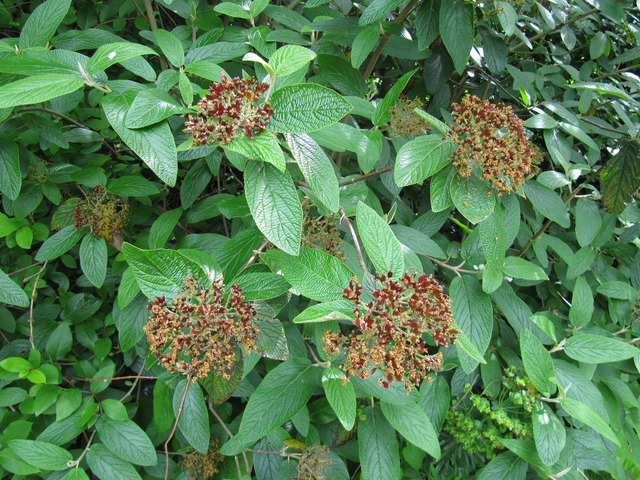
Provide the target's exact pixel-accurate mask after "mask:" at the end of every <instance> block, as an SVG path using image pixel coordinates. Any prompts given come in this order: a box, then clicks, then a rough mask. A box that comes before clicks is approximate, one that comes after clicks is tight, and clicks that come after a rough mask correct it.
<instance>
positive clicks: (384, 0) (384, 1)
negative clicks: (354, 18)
mask: <svg viewBox="0 0 640 480" xmlns="http://www.w3.org/2000/svg"><path fill="white" fill-rule="evenodd" d="M401 4H402V0H373V2H371V3H370V4H369V5H368V6H367V8H365V9H364V12H362V15H361V16H360V18H359V19H358V23H359V24H360V25H368V24H370V23H374V22H377V21H379V20H382V19H383V18H384V17H386V16H387V14H389V13H391V12H392V11H393V10H395V9H396V8H398V7H399V6H400V5H401Z"/></svg>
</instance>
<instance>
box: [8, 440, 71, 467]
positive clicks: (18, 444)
mask: <svg viewBox="0 0 640 480" xmlns="http://www.w3.org/2000/svg"><path fill="white" fill-rule="evenodd" d="M9 447H10V448H11V450H13V451H14V453H15V454H16V455H18V456H19V457H20V458H22V459H23V460H24V461H25V462H27V463H28V464H29V465H33V466H34V467H38V468H41V469H43V470H65V469H67V462H68V461H69V460H72V459H73V456H72V455H71V454H70V453H69V452H68V451H67V450H65V449H64V448H60V447H59V446H57V445H54V444H53V443H47V442H40V441H37V440H11V441H10V442H9Z"/></svg>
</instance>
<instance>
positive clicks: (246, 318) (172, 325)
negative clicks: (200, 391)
mask: <svg viewBox="0 0 640 480" xmlns="http://www.w3.org/2000/svg"><path fill="white" fill-rule="evenodd" d="M224 293H225V291H224V285H223V283H222V280H218V281H215V282H213V283H212V284H211V288H204V287H203V286H201V285H200V284H199V283H198V281H197V279H194V278H191V277H187V280H186V287H184V288H183V293H182V294H180V295H178V296H177V297H176V298H175V299H174V300H173V302H172V304H171V306H169V305H167V301H166V299H165V298H164V297H155V298H154V299H153V301H152V302H151V304H150V305H149V307H148V308H149V310H150V311H151V319H150V320H149V323H147V324H146V325H145V327H144V331H145V333H146V334H147V340H148V341H149V343H150V344H151V346H150V349H151V352H152V353H154V354H155V355H156V357H157V358H158V360H159V361H160V363H161V364H162V365H163V366H164V367H165V368H166V369H167V370H169V371H170V372H182V373H185V374H187V375H191V378H192V380H193V381H195V380H197V379H199V378H204V377H206V376H207V375H209V372H210V371H212V370H213V371H214V372H216V374H217V375H222V376H223V377H224V378H225V379H226V380H229V378H230V375H229V373H228V372H229V371H230V370H231V369H232V368H233V366H234V365H235V363H236V362H237V360H238V358H237V355H236V352H237V351H238V346H239V345H240V344H242V345H244V349H245V351H246V352H247V353H250V352H251V350H253V349H254V347H255V342H256V339H257V335H258V329H257V328H256V326H255V325H254V323H253V320H254V318H255V317H256V315H257V313H256V310H255V308H254V307H253V306H252V305H251V304H250V303H245V302H244V296H243V295H242V290H241V289H240V287H238V285H237V284H236V285H233V286H232V287H231V292H230V293H229V296H228V298H226V299H225V296H224Z"/></svg>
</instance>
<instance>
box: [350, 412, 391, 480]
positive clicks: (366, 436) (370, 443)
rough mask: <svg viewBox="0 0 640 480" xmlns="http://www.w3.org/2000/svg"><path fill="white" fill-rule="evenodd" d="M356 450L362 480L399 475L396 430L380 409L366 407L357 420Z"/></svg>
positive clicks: (379, 479) (377, 479) (389, 477)
mask: <svg viewBox="0 0 640 480" xmlns="http://www.w3.org/2000/svg"><path fill="white" fill-rule="evenodd" d="M358 450H359V453H360V465H361V467H362V480H381V479H385V480H386V479H396V478H399V477H400V453H399V452H398V439H397V438H396V432H395V430H394V429H393V427H392V426H391V425H390V424H389V422H388V421H387V419H386V418H385V417H384V415H383V414H382V411H381V409H379V408H376V409H372V408H371V407H366V408H365V410H364V420H360V422H358Z"/></svg>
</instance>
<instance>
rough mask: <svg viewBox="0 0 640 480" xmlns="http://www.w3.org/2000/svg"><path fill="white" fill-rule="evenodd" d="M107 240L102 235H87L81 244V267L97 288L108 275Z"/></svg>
mask: <svg viewBox="0 0 640 480" xmlns="http://www.w3.org/2000/svg"><path fill="white" fill-rule="evenodd" d="M107 259H108V252H107V242H106V241H105V239H104V238H102V237H96V236H94V235H85V236H84V238H83V239H82V243H81V244H80V268H81V269H82V273H84V274H85V275H86V276H87V278H88V279H89V281H90V282H91V283H93V285H94V286H95V287H96V288H100V287H101V286H102V284H103V283H104V279H105V278H106V277H107Z"/></svg>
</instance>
